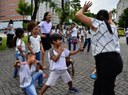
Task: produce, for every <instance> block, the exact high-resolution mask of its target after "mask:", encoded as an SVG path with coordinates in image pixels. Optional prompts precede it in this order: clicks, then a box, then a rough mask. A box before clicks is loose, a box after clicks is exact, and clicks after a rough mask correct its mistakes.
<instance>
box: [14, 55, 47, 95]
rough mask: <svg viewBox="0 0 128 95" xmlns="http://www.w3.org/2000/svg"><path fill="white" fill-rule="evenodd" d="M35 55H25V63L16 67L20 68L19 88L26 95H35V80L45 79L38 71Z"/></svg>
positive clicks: (41, 72) (40, 71)
mask: <svg viewBox="0 0 128 95" xmlns="http://www.w3.org/2000/svg"><path fill="white" fill-rule="evenodd" d="M36 63H37V62H36V59H35V55H34V54H33V53H28V54H27V55H26V62H21V63H20V62H19V63H17V64H16V67H20V70H19V76H20V87H21V88H22V89H23V90H24V92H25V93H26V94H27V95H37V92H36V89H35V85H34V84H35V80H36V79H37V78H38V77H42V82H43V77H46V75H45V74H43V71H42V70H40V69H38V67H39V66H38V64H36Z"/></svg>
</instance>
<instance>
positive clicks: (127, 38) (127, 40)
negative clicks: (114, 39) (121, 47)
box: [126, 37, 128, 45]
mask: <svg viewBox="0 0 128 95" xmlns="http://www.w3.org/2000/svg"><path fill="white" fill-rule="evenodd" d="M126 44H127V45H128V37H126Z"/></svg>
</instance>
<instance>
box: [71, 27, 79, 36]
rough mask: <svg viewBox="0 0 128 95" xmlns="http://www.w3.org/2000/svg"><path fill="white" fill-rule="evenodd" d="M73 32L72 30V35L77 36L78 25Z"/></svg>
mask: <svg viewBox="0 0 128 95" xmlns="http://www.w3.org/2000/svg"><path fill="white" fill-rule="evenodd" d="M71 32H72V33H71V36H72V37H77V32H78V30H77V29H76V27H74V28H73V29H72V31H71Z"/></svg>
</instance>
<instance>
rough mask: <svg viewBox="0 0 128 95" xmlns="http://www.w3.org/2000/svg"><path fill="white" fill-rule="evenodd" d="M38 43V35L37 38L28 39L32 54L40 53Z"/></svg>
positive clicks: (39, 38)
mask: <svg viewBox="0 0 128 95" xmlns="http://www.w3.org/2000/svg"><path fill="white" fill-rule="evenodd" d="M40 41H41V37H40V35H37V37H36V38H35V37H33V36H32V35H31V36H30V37H29V42H30V44H31V45H30V46H31V48H32V51H33V52H34V53H38V52H39V51H40Z"/></svg>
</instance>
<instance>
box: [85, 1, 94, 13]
mask: <svg viewBox="0 0 128 95" xmlns="http://www.w3.org/2000/svg"><path fill="white" fill-rule="evenodd" d="M91 6H92V2H91V1H88V2H87V1H86V2H85V4H84V6H83V10H84V12H87V10H88V9H89V8H90V7H91Z"/></svg>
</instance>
